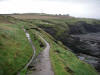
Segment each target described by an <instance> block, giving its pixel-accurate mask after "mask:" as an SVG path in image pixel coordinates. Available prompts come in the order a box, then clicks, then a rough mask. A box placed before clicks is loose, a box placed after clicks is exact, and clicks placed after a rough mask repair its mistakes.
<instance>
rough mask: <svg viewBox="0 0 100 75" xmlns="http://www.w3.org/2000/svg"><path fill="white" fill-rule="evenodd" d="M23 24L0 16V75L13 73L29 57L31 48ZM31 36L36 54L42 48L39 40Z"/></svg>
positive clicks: (11, 74)
mask: <svg viewBox="0 0 100 75" xmlns="http://www.w3.org/2000/svg"><path fill="white" fill-rule="evenodd" d="M25 24H27V23H25V22H22V21H20V20H16V19H14V18H11V17H7V16H0V75H15V74H16V73H17V72H18V71H20V70H21V69H22V68H23V67H24V66H25V64H27V62H28V61H29V60H30V59H31V56H32V54H33V50H32V47H31V45H30V43H29V41H28V39H27V38H26V35H25V32H24V30H23V29H22V27H24V26H25ZM30 34H31V32H30ZM31 38H32V40H33V41H34V45H35V47H36V49H37V51H36V53H37V55H38V53H39V52H40V51H41V50H42V49H43V47H40V42H41V40H40V39H39V38H38V37H36V36H35V34H34V35H31ZM41 44H42V42H41Z"/></svg>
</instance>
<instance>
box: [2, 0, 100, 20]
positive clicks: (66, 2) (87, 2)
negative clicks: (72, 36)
mask: <svg viewBox="0 0 100 75" xmlns="http://www.w3.org/2000/svg"><path fill="white" fill-rule="evenodd" d="M10 13H48V14H70V15H71V16H75V17H86V18H97V19H100V0H0V14H10Z"/></svg>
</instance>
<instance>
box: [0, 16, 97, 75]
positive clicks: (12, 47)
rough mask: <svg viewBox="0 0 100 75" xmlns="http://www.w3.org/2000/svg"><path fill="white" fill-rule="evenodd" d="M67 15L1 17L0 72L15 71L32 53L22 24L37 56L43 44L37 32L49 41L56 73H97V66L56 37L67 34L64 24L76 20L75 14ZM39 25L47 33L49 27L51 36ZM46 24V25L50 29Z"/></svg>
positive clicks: (1, 74)
mask: <svg viewBox="0 0 100 75" xmlns="http://www.w3.org/2000/svg"><path fill="white" fill-rule="evenodd" d="M70 19H71V20H70ZM70 19H67V20H66V19H63V20H61V19H55V20H53V19H49V20H41V19H38V20H24V21H23V20H17V19H14V18H11V17H6V16H5V17H3V16H2V17H0V75H15V74H16V73H17V72H18V71H19V70H21V69H22V68H23V67H24V66H25V64H27V62H28V61H29V60H30V58H31V56H32V53H33V50H32V47H31V45H30V43H29V41H28V39H27V38H26V35H25V32H24V31H23V29H22V27H24V28H25V29H26V30H27V31H28V32H29V34H30V36H31V39H32V41H33V44H34V45H35V47H36V50H37V51H36V56H37V55H38V54H39V53H40V52H41V51H42V50H43V48H44V46H45V44H44V43H43V42H42V40H41V39H40V38H39V35H41V36H42V37H43V38H44V39H46V40H47V41H48V42H49V43H50V46H51V48H50V58H51V63H52V67H53V70H54V73H55V75H97V72H96V70H95V69H94V68H93V67H92V66H91V65H89V64H87V63H85V62H83V61H81V60H79V59H78V58H77V57H76V56H75V55H74V53H72V52H71V51H70V50H69V49H68V48H66V47H65V46H64V45H63V44H62V43H61V42H60V41H58V39H56V38H61V36H63V37H64V38H65V37H66V38H67V36H68V32H69V30H70V28H69V26H68V25H67V24H68V23H69V21H70V23H72V24H71V25H73V24H74V21H75V20H76V19H74V18H70ZM77 20H78V19H77ZM72 21H73V22H72ZM96 21H97V20H96ZM88 22H90V20H89V21H88ZM97 22H98V21H97ZM39 27H40V28H43V29H44V30H45V31H47V32H49V33H50V31H51V33H50V34H51V35H52V36H53V37H52V36H51V35H50V34H48V33H46V32H45V31H43V30H42V29H40V28H39ZM46 28H49V29H50V31H48V30H46ZM66 32H67V33H66ZM64 33H66V34H64ZM25 72H26V70H25Z"/></svg>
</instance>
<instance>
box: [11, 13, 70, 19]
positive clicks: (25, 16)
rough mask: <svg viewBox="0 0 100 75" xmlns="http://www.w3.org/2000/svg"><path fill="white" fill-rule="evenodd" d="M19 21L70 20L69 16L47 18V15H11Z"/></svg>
mask: <svg viewBox="0 0 100 75" xmlns="http://www.w3.org/2000/svg"><path fill="white" fill-rule="evenodd" d="M10 16H12V17H15V18H18V19H61V18H69V16H53V15H51V16H45V15H32V14H20V15H10Z"/></svg>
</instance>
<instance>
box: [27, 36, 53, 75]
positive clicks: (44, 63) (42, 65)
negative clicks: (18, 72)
mask: <svg viewBox="0 0 100 75" xmlns="http://www.w3.org/2000/svg"><path fill="white" fill-rule="evenodd" d="M40 38H41V39H42V40H43V41H44V42H45V44H46V48H45V49H44V50H43V51H42V52H41V53H40V54H39V56H38V57H37V58H36V59H35V60H34V61H33V62H32V63H31V64H30V66H29V70H30V71H28V72H27V75H54V72H53V70H52V67H51V62H50V57H49V50H50V45H49V43H48V42H47V41H46V40H45V39H43V38H42V37H40Z"/></svg>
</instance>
